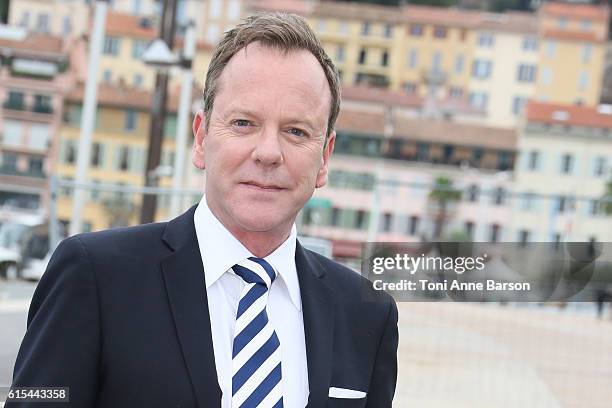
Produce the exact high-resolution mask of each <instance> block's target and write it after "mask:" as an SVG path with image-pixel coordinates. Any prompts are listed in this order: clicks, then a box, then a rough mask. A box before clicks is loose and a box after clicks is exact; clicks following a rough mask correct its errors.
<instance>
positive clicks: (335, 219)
mask: <svg viewBox="0 0 612 408" xmlns="http://www.w3.org/2000/svg"><path fill="white" fill-rule="evenodd" d="M330 224H331V226H332V227H337V226H338V225H340V209H339V208H338V207H334V208H332V213H331V221H330Z"/></svg>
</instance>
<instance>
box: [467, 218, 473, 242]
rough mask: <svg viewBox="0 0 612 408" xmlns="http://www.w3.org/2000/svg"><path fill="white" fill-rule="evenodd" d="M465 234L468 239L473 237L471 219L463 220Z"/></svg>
mask: <svg viewBox="0 0 612 408" xmlns="http://www.w3.org/2000/svg"><path fill="white" fill-rule="evenodd" d="M465 235H467V236H468V238H469V239H474V222H473V221H466V222H465Z"/></svg>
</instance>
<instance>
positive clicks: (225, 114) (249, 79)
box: [6, 14, 398, 408]
mask: <svg viewBox="0 0 612 408" xmlns="http://www.w3.org/2000/svg"><path fill="white" fill-rule="evenodd" d="M339 104H340V97H339V81H338V74H337V70H336V69H335V67H334V66H333V63H332V62H331V60H330V59H329V58H328V57H327V55H326V54H325V52H324V51H323V49H322V47H321V45H320V43H319V41H318V40H317V39H316V37H315V35H314V33H313V32H312V31H311V29H310V28H309V27H308V25H307V24H306V22H305V21H304V20H303V19H302V18H301V17H298V16H295V15H287V14H262V15H257V16H253V17H250V18H247V19H246V20H245V21H244V22H243V23H241V24H240V25H238V26H237V27H236V28H235V29H233V30H230V31H228V32H227V33H226V34H225V36H224V38H223V39H222V41H221V42H220V43H219V45H218V46H217V48H216V49H215V51H214V54H213V57H212V60H211V63H210V66H209V70H208V73H207V77H206V84H205V90H204V110H203V111H201V112H199V113H198V114H197V115H196V117H195V120H194V126H193V127H194V137H195V139H194V146H193V163H194V165H196V166H197V167H198V168H200V169H205V170H206V190H205V195H204V196H203V198H202V200H201V201H200V203H199V204H198V205H197V206H194V207H192V208H191V209H189V210H188V211H187V212H186V213H184V214H183V215H181V216H179V217H178V218H176V219H174V220H172V221H170V222H167V223H156V224H147V225H142V226H137V227H130V228H122V229H115V230H108V231H102V232H95V233H88V234H80V235H76V236H73V237H70V238H68V239H66V240H65V241H63V242H62V243H61V244H60V246H59V247H58V249H57V250H56V252H55V254H54V255H53V257H52V259H51V261H50V263H49V266H48V268H47V271H46V272H45V275H44V276H43V278H42V279H41V281H40V283H39V285H38V287H37V289H36V292H35V294H34V297H33V299H32V304H31V306H30V310H29V314H28V329H27V332H26V335H25V338H24V339H23V342H22V345H21V348H20V350H19V355H18V357H17V361H16V363H15V371H14V378H13V386H14V387H33V386H46V387H51V386H65V387H69V393H70V406H73V407H205V408H208V407H219V406H221V407H223V408H230V407H244V408H251V407H262V408H263V407H283V406H284V407H289V408H293V407H303V406H308V407H313V408H318V407H371V408H385V407H391V401H392V399H393V394H394V391H395V383H396V376H397V347H398V331H397V318H398V316H397V307H396V305H395V303H394V301H393V300H392V299H391V297H390V296H388V295H387V294H385V293H382V292H376V291H374V290H373V288H372V286H371V284H370V283H369V282H368V281H367V280H366V279H364V278H362V277H361V276H360V275H359V274H357V273H355V272H353V271H351V270H349V269H348V268H346V267H344V266H342V265H340V264H338V263H336V262H333V261H331V260H329V259H327V258H325V257H322V256H320V255H318V254H315V253H313V252H311V251H309V250H306V249H304V248H303V247H302V246H301V245H300V244H299V242H297V240H296V230H295V225H294V221H295V218H296V216H297V214H298V212H299V210H300V209H301V208H302V207H303V206H304V204H305V203H306V201H307V200H308V199H309V198H310V197H311V195H312V193H313V191H314V189H315V188H319V187H322V186H323V185H325V183H326V180H327V171H328V162H329V158H330V155H331V153H332V151H333V147H334V142H335V136H336V135H335V131H334V124H335V120H336V118H337V115H338V111H339ZM179 165H180V164H179ZM6 406H7V407H16V406H28V405H27V403H19V404H17V403H12V402H10V403H8V404H7V405H6ZM32 406H34V407H37V406H58V407H61V406H66V404H62V403H57V404H56V405H53V404H51V403H49V404H46V405H40V403H32Z"/></svg>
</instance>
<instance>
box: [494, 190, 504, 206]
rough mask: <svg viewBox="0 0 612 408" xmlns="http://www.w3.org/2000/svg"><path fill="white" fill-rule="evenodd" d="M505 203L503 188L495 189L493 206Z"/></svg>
mask: <svg viewBox="0 0 612 408" xmlns="http://www.w3.org/2000/svg"><path fill="white" fill-rule="evenodd" d="M505 201H506V191H505V190H504V188H503V187H497V188H496V189H495V190H494V191H493V204H495V205H504V202H505Z"/></svg>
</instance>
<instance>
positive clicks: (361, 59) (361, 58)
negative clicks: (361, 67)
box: [359, 48, 366, 64]
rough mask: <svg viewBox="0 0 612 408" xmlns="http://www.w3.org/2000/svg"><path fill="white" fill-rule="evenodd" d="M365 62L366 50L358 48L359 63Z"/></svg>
mask: <svg viewBox="0 0 612 408" xmlns="http://www.w3.org/2000/svg"><path fill="white" fill-rule="evenodd" d="M365 62H366V50H365V49H363V48H362V49H361V50H359V63H360V64H365Z"/></svg>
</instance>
